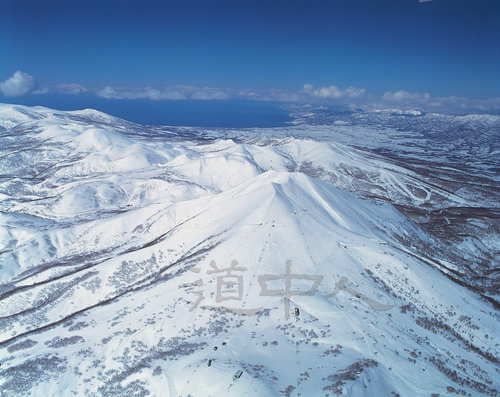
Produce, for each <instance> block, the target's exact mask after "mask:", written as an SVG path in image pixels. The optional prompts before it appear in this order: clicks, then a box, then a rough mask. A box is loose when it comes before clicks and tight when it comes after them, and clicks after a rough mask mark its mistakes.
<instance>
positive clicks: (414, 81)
mask: <svg viewBox="0 0 500 397" xmlns="http://www.w3.org/2000/svg"><path fill="white" fill-rule="evenodd" d="M0 5H1V11H0V50H1V53H2V54H3V55H2V57H1V58H2V61H1V62H0V82H1V83H0V101H4V102H8V101H9V98H12V97H17V101H22V98H23V97H28V96H33V95H39V96H40V97H42V96H44V95H61V96H64V95H83V96H87V97H90V96H99V97H100V98H105V99H106V98H108V99H123V100H133V99H149V100H174V99H198V100H201V99H212V100H222V99H223V100H228V99H256V100H274V101H292V102H308V101H325V102H328V101H330V102H334V103H347V104H348V103H353V104H367V103H376V104H390V105H393V104H400V105H404V106H411V105H415V106H422V104H427V105H428V106H430V107H431V108H432V106H438V105H440V106H441V105H443V103H446V104H448V105H449V106H451V107H453V106H462V107H463V106H468V107H470V108H471V109H472V110H474V109H476V110H478V109H479V110H480V109H481V108H484V111H487V110H488V107H491V108H492V109H496V108H500V103H499V100H498V97H500V75H499V73H500V72H499V70H500V22H499V19H500V1H498V0H434V1H425V2H420V1H418V0H321V1H320V0H317V1H315V0H308V1H296V0H286V1H281V0H267V1H259V0H256V1H235V0H232V1H217V0H211V1H189V0H184V1H150V0H142V1H123V0H122V1H119V2H118V1H105V0H100V1H95V0H85V1H75V0H72V1H69V0H68V1H60V0H59V1H57V0H53V1H50V0H48V1H39V0H0ZM492 98H493V99H492ZM433 104H434V105H433ZM448 105H447V106H448ZM497 110H498V109H497Z"/></svg>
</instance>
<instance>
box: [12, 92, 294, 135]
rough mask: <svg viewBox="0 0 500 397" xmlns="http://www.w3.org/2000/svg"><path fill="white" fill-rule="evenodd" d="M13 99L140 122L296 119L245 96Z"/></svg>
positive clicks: (281, 122)
mask: <svg viewBox="0 0 500 397" xmlns="http://www.w3.org/2000/svg"><path fill="white" fill-rule="evenodd" d="M9 102H10V103H13V104H18V105H27V106H46V107H49V108H52V109H58V110H81V109H86V108H91V109H96V110H99V111H102V112H104V113H107V114H110V115H113V116H116V117H120V118H123V119H125V120H128V121H132V122H135V123H140V124H147V125H169V126H190V127H219V128H251V127H282V126H286V125H288V123H289V122H290V121H292V120H293V119H292V117H290V114H289V113H290V112H289V111H287V110H285V109H283V107H282V106H283V103H281V102H271V101H269V102H267V101H265V102H263V101H241V100H162V101H151V100H149V99H134V100H126V99H125V100H123V99H102V98H96V97H94V96H92V97H91V96H74V97H70V96H46V95H44V96H39V95H36V96H31V95H30V96H26V97H23V98H22V100H18V101H16V100H15V99H14V98H9Z"/></svg>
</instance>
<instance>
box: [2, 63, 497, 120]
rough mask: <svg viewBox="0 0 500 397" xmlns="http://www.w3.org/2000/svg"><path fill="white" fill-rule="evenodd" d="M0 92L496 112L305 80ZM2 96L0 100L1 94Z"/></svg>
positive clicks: (493, 104) (20, 75)
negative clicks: (274, 84)
mask: <svg viewBox="0 0 500 397" xmlns="http://www.w3.org/2000/svg"><path fill="white" fill-rule="evenodd" d="M0 94H1V95H2V96H4V97H5V99H6V100H8V98H12V97H22V96H26V95H43V94H51V95H90V96H95V97H99V98H103V99H114V100H135V99H148V100H152V101H161V100H170V101H175V100H207V101H209V100H254V101H274V102H284V103H302V104H307V103H323V104H325V105H328V104H330V105H345V106H360V107H380V108H387V107H399V108H405V109H410V108H411V109H417V110H424V111H436V112H444V113H457V112H460V113H465V112H470V113H474V112H476V113H490V112H491V113H498V112H500V98H488V99H474V98H465V97H459V96H446V97H434V96H431V95H430V94H429V93H419V92H409V91H406V90H403V89H401V90H398V91H386V92H384V94H383V95H381V96H375V95H371V94H370V93H369V92H367V90H366V89H364V88H359V87H352V86H349V87H347V88H340V87H338V86H336V85H331V86H323V87H315V86H313V85H312V84H309V83H306V84H304V85H303V87H302V89H301V90H299V91H295V92H294V91H286V90H282V89H267V90H252V89H244V90H238V89H232V88H218V87H195V86H190V85H175V86H171V87H163V88H154V87H149V86H147V87H113V86H105V87H98V88H92V87H86V86H84V85H82V84H76V83H70V84H68V83H60V84H55V85H52V86H48V85H41V84H40V83H39V82H38V79H37V78H36V77H35V76H32V75H30V74H29V73H26V72H22V71H20V70H18V71H16V72H14V73H13V74H12V76H10V77H8V78H6V79H5V80H4V81H0ZM0 99H1V98H0Z"/></svg>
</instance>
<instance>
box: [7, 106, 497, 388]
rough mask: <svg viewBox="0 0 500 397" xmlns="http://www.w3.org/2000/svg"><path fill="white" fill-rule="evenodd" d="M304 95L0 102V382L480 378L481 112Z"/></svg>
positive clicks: (223, 383) (490, 323)
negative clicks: (270, 120) (324, 108)
mask: <svg viewBox="0 0 500 397" xmlns="http://www.w3.org/2000/svg"><path fill="white" fill-rule="evenodd" d="M308 112H309V113H307V116H305V115H306V113H305V112H303V113H300V112H298V113H297V114H296V123H295V124H294V125H291V126H289V127H282V128H272V129H263V128H262V129H238V130H236V129H223V130H222V129H202V128H190V127H176V128H170V127H149V126H141V125H137V124H133V123H129V122H127V121H124V120H121V119H117V118H114V117H112V116H108V115H106V114H103V113H100V112H97V111H94V110H82V111H74V112H62V111H56V110H51V109H47V108H41V107H23V106H17V105H0V266H1V267H0V282H1V284H0V374H1V376H0V395H1V396H72V395H77V396H148V395H151V396H170V397H174V396H175V397H176V396H186V397H187V396H217V397H219V396H279V395H283V396H336V395H349V396H391V395H392V396H395V395H399V396H431V395H434V396H436V395H439V396H448V395H449V396H453V395H474V396H475V395H490V396H496V395H498V391H499V390H500V366H499V343H500V336H499V335H498V329H499V313H498V308H499V274H498V269H499V262H498V257H499V246H500V244H499V242H500V238H499V219H500V216H499V206H498V203H499V202H500V188H499V172H498V170H499V169H500V164H499V153H500V148H499V144H500V143H499V142H500V139H498V138H499V134H500V132H499V131H500V117H497V116H470V117H469V116H467V117H462V118H459V117H455V118H453V119H452V120H451V121H450V117H452V116H444V115H423V114H420V115H416V114H404V113H403V114H398V113H397V112H396V113H395V112H385V113H384V112H382V111H377V112H360V113H359V114H355V115H350V116H349V117H342V118H341V117H339V118H338V119H336V120H331V119H325V118H324V117H323V118H322V117H320V116H318V115H319V113H314V112H312V113H311V112H310V111H308ZM311 114H313V116H311ZM314 115H315V116H314ZM415 118H416V119H415ZM422 118H425V120H424V119H422ZM397 123H399V124H397ZM445 125H451V126H453V129H454V130H455V131H457V133H456V136H454V135H453V130H449V129H448V130H447V129H446V128H444V127H443V126H445ZM412 126H415V128H413V129H412Z"/></svg>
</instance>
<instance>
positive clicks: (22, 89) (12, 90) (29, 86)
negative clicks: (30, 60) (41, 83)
mask: <svg viewBox="0 0 500 397" xmlns="http://www.w3.org/2000/svg"><path fill="white" fill-rule="evenodd" d="M37 86H38V81H37V79H36V78H35V77H34V76H32V75H30V74H28V73H24V72H21V71H20V70H18V71H17V72H15V73H14V74H13V75H12V76H11V77H9V78H8V79H7V80H5V81H3V82H1V83H0V92H1V93H2V94H3V95H5V96H22V95H26V94H29V93H30V92H34V91H35V89H36V88H37Z"/></svg>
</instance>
